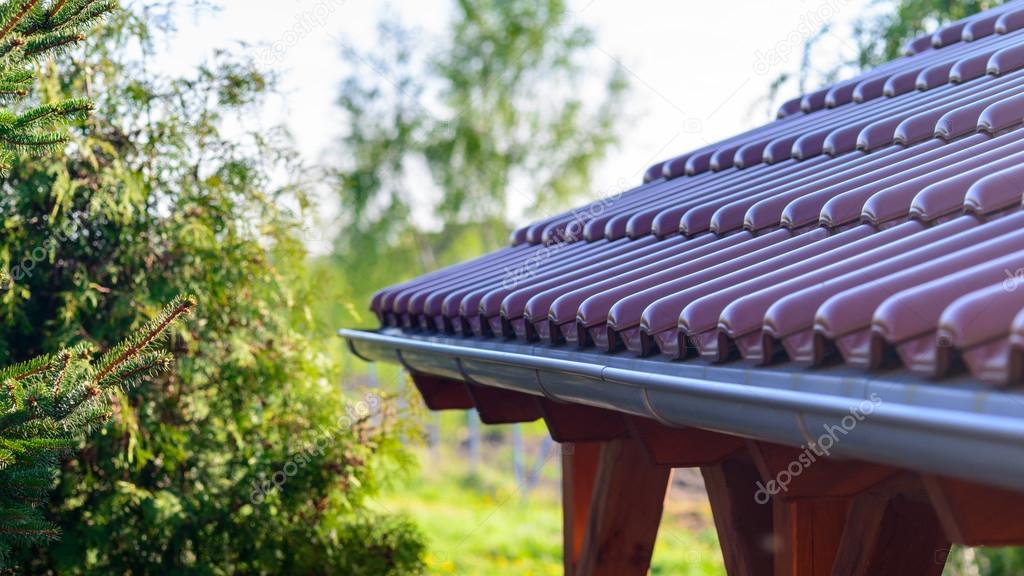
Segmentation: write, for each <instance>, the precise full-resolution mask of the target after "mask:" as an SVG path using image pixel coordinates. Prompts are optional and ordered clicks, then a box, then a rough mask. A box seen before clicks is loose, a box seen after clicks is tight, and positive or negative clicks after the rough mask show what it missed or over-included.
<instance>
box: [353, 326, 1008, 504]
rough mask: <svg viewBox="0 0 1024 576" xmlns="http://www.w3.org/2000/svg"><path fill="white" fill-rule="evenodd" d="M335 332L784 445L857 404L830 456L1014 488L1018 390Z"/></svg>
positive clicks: (497, 379)
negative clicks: (1001, 390) (1005, 390)
mask: <svg viewBox="0 0 1024 576" xmlns="http://www.w3.org/2000/svg"><path fill="white" fill-rule="evenodd" d="M339 335H340V336H342V337H343V338H346V339H347V340H348V341H349V344H350V346H351V347H352V350H353V352H355V353H356V354H357V355H359V356H360V357H363V358H364V359H367V360H371V361H385V362H393V363H400V364H402V365H404V366H405V367H407V368H408V369H410V370H412V371H414V372H419V373H425V374H433V375H437V376H442V377H446V378H451V379H454V380H460V381H467V380H469V381H471V382H473V383H476V384H480V385H485V386H495V387H500V388H505V389H510V390H515V391H518V392H524V393H527V394H532V395H536V396H543V397H548V398H551V399H552V400H557V401H562V402H573V403H578V404H587V405H592V406H597V407H602V408H608V409H613V410H618V411H621V412H625V413H630V414H635V415H639V416H645V417H649V418H654V419H657V420H659V421H661V422H663V423H665V424H669V425H673V426H695V427H699V428H705V429H710V430H717V431H721V432H724V433H728V434H733V435H738V436H744V437H749V438H754V439H758V440H763V441H767V442H774V443H779V444H785V445H789V446H796V447H806V446H808V445H810V444H811V443H813V442H815V441H817V440H820V439H821V437H822V434H825V433H826V432H825V427H826V426H831V427H833V430H836V429H835V428H834V427H835V426H840V427H843V423H844V420H843V419H844V418H847V417H848V416H851V415H853V416H856V415H858V414H860V415H862V416H864V417H863V418H855V419H856V422H855V423H853V421H852V420H850V419H847V420H846V421H845V423H846V424H851V423H853V427H852V428H850V429H849V430H847V433H841V434H835V433H834V434H833V436H836V438H834V440H835V441H834V442H832V447H831V449H830V454H831V456H834V457H839V458H856V459H861V460H867V461H872V462H878V463H883V464H890V465H894V466H898V467H902V468H907V469H912V470H916V471H919V472H925V473H934V474H940V475H946V476H951V477H956V478H962V479H965V480H972V481H976V482H981V483H984V484H991V485H996V486H1002V487H1005V488H1009V489H1016V490H1024V395H1021V394H1019V393H1014V392H993V391H991V389H985V388H981V387H978V386H973V385H971V384H969V383H962V384H954V385H948V386H941V387H940V386H936V385H935V384H931V385H929V384H925V383H922V382H923V381H920V380H917V379H914V378H911V377H908V376H906V375H905V374H903V373H893V374H885V375H881V376H877V377H876V376H871V377H865V376H864V375H863V373H857V372H853V371H846V370H843V369H831V370H794V369H793V368H792V367H786V368H781V367H780V368H761V367H753V366H749V365H747V366H740V367H735V366H733V365H726V366H715V365H708V364H703V363H673V362H667V361H659V360H645V359H637V358H631V357H619V356H608V355H597V354H591V353H585V352H576V351H573V350H568V349H565V348H564V347H561V348H558V347H551V346H526V345H521V344H519V345H517V344H510V343H503V342H499V341H490V342H480V341H470V340H464V339H459V338H448V337H428V336H422V337H420V336H411V335H409V334H406V333H401V332H397V331H382V332H373V331H362V330H345V329H343V330H339ZM755 382H756V384H754V383H755ZM868 404H871V406H870V408H869V407H868ZM865 412H869V413H867V414H865ZM844 428H845V427H844Z"/></svg>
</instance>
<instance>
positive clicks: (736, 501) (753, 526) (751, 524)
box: [700, 451, 773, 576]
mask: <svg viewBox="0 0 1024 576" xmlns="http://www.w3.org/2000/svg"><path fill="white" fill-rule="evenodd" d="M700 472H701V475H702V476H704V486H705V489H706V490H707V493H708V500H709V501H710V503H711V513H712V515H713V516H714V518H715V529H716V530H717V531H718V541H719V544H720V546H721V547H722V558H723V560H724V561H725V569H726V572H727V573H728V574H729V576H759V575H761V574H766V573H771V570H772V568H771V566H772V552H773V549H772V507H771V505H770V504H768V503H758V502H757V501H756V500H755V493H756V492H757V489H758V487H757V482H758V481H759V480H760V479H761V476H760V473H759V472H758V470H757V466H756V465H755V464H754V462H753V460H751V458H750V455H749V454H748V453H746V452H745V451H744V452H739V453H737V454H735V455H733V456H730V457H729V458H726V459H724V460H722V461H720V462H718V463H716V464H710V465H706V466H702V467H701V469H700Z"/></svg>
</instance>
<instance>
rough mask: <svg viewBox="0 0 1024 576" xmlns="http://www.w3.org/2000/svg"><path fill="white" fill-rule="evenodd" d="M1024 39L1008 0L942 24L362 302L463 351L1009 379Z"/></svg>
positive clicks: (1022, 369)
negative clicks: (762, 121)
mask: <svg viewBox="0 0 1024 576" xmlns="http://www.w3.org/2000/svg"><path fill="white" fill-rule="evenodd" d="M1022 40H1024V4H1022V3H1021V2H1011V3H1008V4H1006V5H1004V6H1000V7H998V8H996V9H993V10H990V11H988V12H984V13H981V14H978V15H975V16H972V17H970V18H967V19H964V20H962V21H959V22H955V23H952V24H949V25H947V26H944V27H942V28H941V29H940V30H938V31H936V32H935V33H934V34H930V35H927V36H922V37H921V38H918V39H916V40H915V41H913V42H911V43H910V44H909V45H908V48H907V51H906V53H907V56H905V57H903V58H900V59H897V60H895V61H892V62H889V63H887V64H884V65H882V66H880V67H878V68H876V69H875V70H871V71H867V72H864V73H863V74H861V75H859V76H857V77H856V78H852V79H849V80H844V81H841V82H839V83H837V84H835V85H832V86H828V87H825V88H823V89H821V90H818V91H816V92H814V93H811V94H807V95H803V96H802V97H800V98H797V99H793V100H790V101H788V102H786V103H785V104H783V106H782V107H781V108H780V110H779V118H778V119H777V120H775V121H773V122H770V123H768V124H766V125H764V126H761V127H758V128H755V129H753V130H751V131H748V132H746V133H743V134H739V135H737V136H734V137H732V138H728V139H726V140H723V141H721V142H718V143H716V144H713V145H709V146H706V147H704V148H701V149H699V150H695V151H692V152H690V153H687V154H682V155H679V156H676V157H673V158H670V159H668V160H666V161H664V162H660V163H658V164H656V165H654V166H652V167H651V168H650V169H648V170H647V171H646V172H645V175H644V183H642V184H641V185H639V186H637V187H636V188H633V189H631V190H628V191H626V192H623V193H622V194H619V195H617V196H614V197H611V198H605V199H600V200H596V201H594V202H592V203H590V204H588V205H585V206H582V207H579V208H576V209H574V210H570V211H567V212H565V213H563V214H558V215H555V216H552V217H549V218H546V219H543V220H540V221H538V222H536V223H533V224H531V225H529V226H525V227H523V228H521V229H519V230H517V231H515V232H514V233H513V234H512V236H511V238H510V243H511V245H510V246H509V247H507V248H504V249H502V250H499V251H497V252H495V253H492V254H488V255H486V256H483V257H481V258H478V259H476V260H472V261H469V262H464V263H461V264H458V265H455V266H452V267H449V268H447V269H444V270H440V271H437V272H434V273H431V274H428V275H425V276H422V277H420V278H416V279H414V280H411V281H409V282H405V283H403V284H399V285H396V286H392V287H389V288H386V289H384V290H381V291H380V292H379V293H377V294H376V295H375V296H374V298H373V301H372V303H371V307H372V309H373V310H374V312H375V313H376V314H377V316H378V318H379V319H380V321H381V323H382V325H383V326H385V327H393V328H400V329H404V330H406V331H423V332H427V333H439V334H442V335H452V336H462V337H464V338H472V339H480V338H488V339H490V338H495V339H508V340H517V341H521V342H523V343H529V342H542V343H547V344H561V345H565V346H571V347H583V348H590V349H592V351H594V352H616V351H618V350H622V349H625V350H628V351H629V352H631V353H633V354H636V355H639V356H649V355H652V354H661V355H663V356H666V357H668V358H671V359H674V360H677V361H681V362H686V361H688V360H691V359H694V358H700V359H703V360H704V361H707V362H711V363H727V362H730V361H733V360H736V359H739V358H742V359H745V360H747V361H751V362H754V363H758V364H781V363H792V364H794V365H796V366H801V365H803V366H823V365H826V364H836V363H842V364H846V365H848V366H849V367H851V368H854V369H860V370H872V369H878V368H882V367H891V366H892V365H894V364H898V365H902V366H903V367H904V368H905V369H906V370H908V371H911V372H915V373H918V374H920V375H923V376H927V377H930V378H942V377H948V376H950V375H956V374H958V373H963V372H964V371H969V373H970V375H971V376H972V377H973V378H974V379H976V380H978V381H982V382H986V383H990V384H999V385H1005V384H1011V383H1019V382H1020V381H1021V379H1022V378H1024V226H1022V224H1024V212H1022V211H1021V210H1020V205H1021V197H1022V194H1024V162H1022V160H1024V128H1022V127H1021V125H1022V121H1024V90H1022V88H1024V42H1022Z"/></svg>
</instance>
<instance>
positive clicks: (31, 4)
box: [0, 0, 39, 39]
mask: <svg viewBox="0 0 1024 576" xmlns="http://www.w3.org/2000/svg"><path fill="white" fill-rule="evenodd" d="M38 3H39V0H27V1H26V2H25V3H24V4H22V6H21V10H19V11H18V12H17V13H16V14H15V15H14V16H13V17H12V18H11V19H10V20H9V21H8V22H7V24H6V25H5V26H4V27H3V28H0V39H3V38H4V37H5V36H7V34H8V33H9V32H10V31H11V30H13V29H14V27H15V26H17V25H18V23H19V22H21V19H22V18H24V17H25V15H26V14H28V13H29V11H30V10H32V9H33V8H35V6H36V4H38Z"/></svg>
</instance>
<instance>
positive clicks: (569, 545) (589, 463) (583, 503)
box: [561, 442, 601, 576]
mask: <svg viewBox="0 0 1024 576" xmlns="http://www.w3.org/2000/svg"><path fill="white" fill-rule="evenodd" d="M561 449H562V537H563V547H562V555H563V557H564V560H565V573H566V574H567V575H570V576H571V575H573V574H576V568H577V566H578V565H579V560H580V554H581V553H582V552H583V539H584V537H585V535H586V533H587V523H588V521H589V518H590V500H591V498H592V497H593V494H594V481H595V480H596V478H597V465H598V462H599V461H600V457H601V444H599V443H596V442H578V443H575V444H573V443H569V444H562V445H561Z"/></svg>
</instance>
